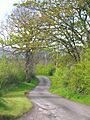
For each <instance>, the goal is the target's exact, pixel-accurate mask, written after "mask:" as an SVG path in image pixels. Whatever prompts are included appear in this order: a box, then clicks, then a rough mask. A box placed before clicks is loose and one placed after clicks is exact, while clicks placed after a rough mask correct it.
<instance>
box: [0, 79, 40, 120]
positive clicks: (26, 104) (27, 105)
mask: <svg viewBox="0 0 90 120" xmlns="http://www.w3.org/2000/svg"><path fill="white" fill-rule="evenodd" d="M37 84H38V81H37V80H36V79H34V80H32V81H31V83H26V82H23V83H21V84H19V85H18V86H17V87H14V88H11V89H9V91H8V92H7V93H6V94H5V95H3V97H2V99H1V98H0V100H1V101H0V116H6V118H11V119H12V118H16V117H19V116H21V115H22V114H23V113H25V112H28V111H29V110H30V109H31V108H32V103H31V101H30V100H29V99H28V98H27V97H26V95H25V93H26V92H27V91H29V90H31V89H33V88H34V87H35V86H36V85H37Z"/></svg>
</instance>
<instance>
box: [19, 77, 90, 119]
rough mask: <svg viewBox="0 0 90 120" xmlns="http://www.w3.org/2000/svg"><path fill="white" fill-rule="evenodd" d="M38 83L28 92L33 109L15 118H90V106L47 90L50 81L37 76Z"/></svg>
mask: <svg viewBox="0 0 90 120" xmlns="http://www.w3.org/2000/svg"><path fill="white" fill-rule="evenodd" d="M38 79H39V81H40V83H39V85H38V86H37V87H36V88H35V89H34V90H32V91H31V92H30V93H29V98H30V99H31V101H32V102H33V105H34V107H33V109H32V111H31V112H28V113H26V114H25V115H23V116H22V117H21V118H19V119H17V120H90V106H86V105H83V104H79V103H75V102H72V101H70V100H67V99H65V98H63V97H60V96H57V95H53V94H51V93H49V92H48V89H49V87H50V81H49V79H48V78H47V77H44V76H38Z"/></svg>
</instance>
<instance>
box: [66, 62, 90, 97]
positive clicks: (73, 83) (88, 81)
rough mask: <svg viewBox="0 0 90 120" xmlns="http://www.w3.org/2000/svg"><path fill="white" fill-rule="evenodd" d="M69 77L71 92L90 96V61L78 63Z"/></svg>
mask: <svg viewBox="0 0 90 120" xmlns="http://www.w3.org/2000/svg"><path fill="white" fill-rule="evenodd" d="M67 76H68V77H67V80H68V87H69V89H70V90H73V91H74V92H75V93H80V94H87V95H88V94H90V61H85V62H79V63H77V64H76V65H74V66H73V67H72V68H71V70H70V71H69V73H68V74H67Z"/></svg>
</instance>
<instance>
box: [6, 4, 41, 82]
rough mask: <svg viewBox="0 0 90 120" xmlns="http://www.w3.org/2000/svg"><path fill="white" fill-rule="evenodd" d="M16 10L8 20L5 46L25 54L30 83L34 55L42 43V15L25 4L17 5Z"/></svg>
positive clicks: (27, 78)
mask: <svg viewBox="0 0 90 120" xmlns="http://www.w3.org/2000/svg"><path fill="white" fill-rule="evenodd" d="M15 6H16V8H15V9H14V10H13V11H12V13H11V15H9V16H8V19H7V27H8V29H9V31H7V33H8V39H7V40H6V41H5V45H6V46H7V45H8V46H11V48H13V49H14V52H23V53H25V59H26V65H25V70H26V80H27V81H29V80H30V79H31V78H32V76H33V74H34V71H33V54H34V51H35V50H37V48H38V47H40V46H41V45H42V41H41V40H38V34H39V33H40V31H39V30H38V28H39V26H40V13H39V12H38V11H36V10H35V8H34V7H33V10H32V6H29V7H26V6H25V5H23V4H15Z"/></svg>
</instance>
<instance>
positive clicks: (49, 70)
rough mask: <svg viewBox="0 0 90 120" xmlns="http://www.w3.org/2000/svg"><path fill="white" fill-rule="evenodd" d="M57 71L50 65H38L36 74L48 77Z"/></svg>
mask: <svg viewBox="0 0 90 120" xmlns="http://www.w3.org/2000/svg"><path fill="white" fill-rule="evenodd" d="M54 71H55V68H54V66H53V65H52V64H48V65H47V66H45V65H40V64H38V65H37V66H36V71H35V72H36V74H37V75H47V76H49V75H50V76H51V75H52V74H53V73H54Z"/></svg>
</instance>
